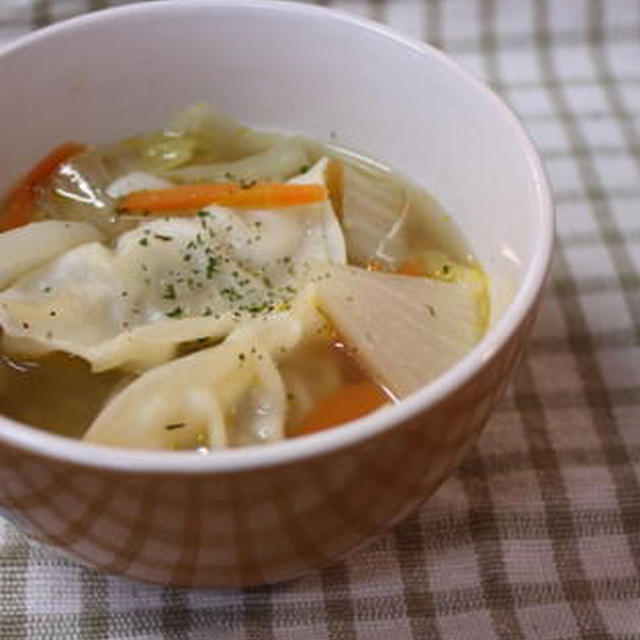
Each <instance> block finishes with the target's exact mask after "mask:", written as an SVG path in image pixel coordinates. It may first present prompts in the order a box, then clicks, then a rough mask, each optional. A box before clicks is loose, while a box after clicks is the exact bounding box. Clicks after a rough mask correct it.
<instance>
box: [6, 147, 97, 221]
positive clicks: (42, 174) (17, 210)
mask: <svg viewBox="0 0 640 640" xmlns="http://www.w3.org/2000/svg"><path fill="white" fill-rule="evenodd" d="M85 148H86V147H85V146H84V145H82V144H79V143H77V142H65V143H64V144H61V145H60V146H58V147H56V148H55V149H54V150H53V151H51V153H49V154H48V155H47V156H45V157H44V158H43V159H42V160H40V162H38V164H36V165H35V166H34V167H33V168H32V169H31V171H29V173H27V174H26V175H25V176H24V177H23V178H22V180H20V182H19V183H18V184H17V185H16V186H15V187H14V189H13V191H12V192H11V194H10V195H9V199H8V201H7V207H6V210H5V213H4V215H3V216H2V219H0V231H8V230H9V229H15V228H16V227H21V226H23V225H25V224H27V223H28V222H30V221H31V214H32V209H33V203H34V201H35V199H36V189H37V188H38V187H41V186H43V185H44V183H45V182H46V181H47V180H48V179H49V178H50V177H51V176H52V175H53V173H54V172H55V171H56V169H57V168H58V167H59V166H60V165H61V164H62V163H63V162H66V161H67V160H68V159H69V158H70V157H71V156H74V155H76V154H78V153H80V152H81V151H84V149H85Z"/></svg>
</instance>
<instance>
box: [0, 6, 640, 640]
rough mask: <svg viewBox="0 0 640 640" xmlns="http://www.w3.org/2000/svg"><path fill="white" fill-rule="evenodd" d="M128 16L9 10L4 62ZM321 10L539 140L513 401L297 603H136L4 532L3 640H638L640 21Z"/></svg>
mask: <svg viewBox="0 0 640 640" xmlns="http://www.w3.org/2000/svg"><path fill="white" fill-rule="evenodd" d="M122 4H126V2H116V1H113V2H111V1H109V0H0V44H1V43H6V42H10V41H11V40H13V39H14V38H16V37H19V36H20V35H22V34H24V33H27V32H28V31H30V30H32V29H35V28H38V27H42V26H45V25H47V24H49V23H52V22H55V21H58V20H62V19H65V18H69V17H71V16H74V15H77V14H80V13H83V12H86V11H93V10H98V9H102V8H106V7H108V6H114V5H122ZM322 4H324V5H330V6H332V7H334V8H337V9H340V10H343V11H347V12H350V13H353V14H357V15H360V16H367V17H370V18H374V19H376V20H379V21H382V22H384V23H386V24H388V25H390V26H392V27H394V28H396V29H397V30H399V31H401V32H404V33H406V34H409V35H412V36H414V37H417V38H421V39H425V40H427V41H428V42H430V43H432V44H434V45H435V46H437V47H440V48H442V49H444V50H445V51H447V52H448V53H449V54H450V55H451V56H453V58H455V59H456V60H457V61H458V62H460V63H461V64H462V65H463V66H464V67H466V68H467V69H468V70H470V71H471V72H472V73H473V74H475V75H476V76H478V77H480V78H481V79H483V80H484V81H486V82H488V83H489V84H490V85H491V86H493V87H494V88H495V89H496V91H498V93H500V94H501V95H502V96H503V97H504V98H505V99H506V100H507V102H508V103H509V104H510V105H511V106H512V107H513V108H514V110H515V111H516V112H517V113H518V114H519V115H520V117H521V118H522V119H523V121H524V123H525V125H526V126H527V128H528V130H529V131H530V133H531V135H532V136H533V138H534V140H535V141H536V143H537V145H538V148H539V149H540V151H541V153H542V156H543V158H544V160H545V163H546V167H547V169H548V172H549V175H550V177H551V181H552V183H553V187H554V190H555V196H556V202H557V212H558V234H559V242H558V246H557V251H556V258H555V265H554V269H553V273H552V279H551V282H550V285H549V287H548V289H547V292H546V295H545V299H544V304H543V308H542V311H541V315H540V318H539V321H538V324H537V328H536V331H535V333H534V336H533V340H532V341H531V343H530V347H529V349H528V353H527V357H526V358H525V360H524V362H523V364H522V366H521V367H520V369H519V373H518V375H517V377H516V379H515V382H514V384H513V385H512V386H511V388H510V390H509V392H508V393H507V396H506V398H505V399H504V401H503V402H502V403H501V404H500V406H499V408H498V410H497V412H496V413H495V415H494V417H493V419H492V420H491V422H490V423H489V425H488V427H487V429H486V430H485V432H484V433H483V435H482V437H481V439H480V441H479V443H478V445H477V447H476V448H475V449H474V451H473V452H472V454H471V455H470V456H469V457H468V458H467V459H466V461H465V462H464V463H463V465H462V466H461V467H460V469H459V470H458V471H457V473H456V474H455V475H454V476H453V477H451V478H450V479H449V480H448V481H447V482H446V483H445V484H444V485H443V486H442V487H441V488H440V490H439V491H438V492H437V493H436V494H435V495H434V496H433V497H432V498H431V499H430V500H429V501H428V502H427V503H426V504H425V506H424V507H423V508H422V509H421V510H420V512H418V513H417V514H415V515H413V516H412V517H410V518H409V519H408V520H406V521H405V522H403V523H402V524H400V525H399V526H397V527H396V528H395V529H394V530H393V531H391V532H390V533H388V534H387V535H386V536H385V537H383V538H381V539H379V540H378V541H377V542H375V543H373V544H371V545H370V546H368V547H367V548H365V549H363V550H361V551H360V552H358V553H357V554H355V555H353V556H352V557H350V558H349V559H348V560H346V561H345V562H343V563H341V564H337V565H335V566H331V567H328V568H326V569H324V570H322V571H319V572H316V573H313V574H311V575H308V576H306V577H303V578H300V579H297V580H295V581H292V582H289V583H286V584H282V585H278V586H266V587H260V588H253V589H245V590H242V591H213V590H212V591H191V590H186V589H163V588H160V587H151V586H147V585H142V584H136V583H133V582H129V581H127V580H124V579H121V578H117V577H112V576H107V575H103V574H101V573H98V572H94V571H90V570H88V569H84V568H82V567H79V566H77V565H76V564H74V563H72V562H70V561H67V560H66V559H64V558H63V557H60V556H58V555H55V554H54V553H52V552H50V551H48V550H45V549H43V548H41V547H40V546H38V545H36V544H34V543H31V542H29V541H28V540H27V539H25V538H24V537H23V536H22V535H21V534H20V533H19V532H18V531H17V530H16V529H15V528H14V527H13V526H12V525H11V524H10V523H9V522H7V521H0V638H2V639H3V640H4V639H6V640H8V639H10V638H64V639H67V638H139V639H142V638H192V639H196V638H202V639H205V638H207V639H208V638H225V639H227V638H228V639H235V638H238V639H239V638H247V639H252V640H255V639H262V638H269V639H271V638H282V639H285V638H290V639H296V640H297V639H306V638H310V639H316V638H332V639H336V640H343V639H344V640H350V639H355V638H363V639H369V638H371V639H380V640H383V639H384V640H386V639H388V638H394V639H402V638H416V639H417V638H421V639H422V638H427V639H430V638H434V639H439V638H443V639H447V638H453V639H455V640H458V639H459V640H464V639H473V640H476V639H488V640H492V639H494V638H495V639H503V640H506V639H514V640H515V639H520V638H526V639H539V638H542V639H545V640H547V639H549V640H551V639H558V640H560V639H568V638H590V639H593V640H596V639H604V638H617V639H620V640H622V639H623V638H628V639H632V638H635V639H640V2H637V1H633V0H611V1H609V2H605V1H598V0H591V1H590V0H556V1H555V2H554V1H552V0H540V1H536V0H430V1H426V0H424V1H422V0H336V1H327V0H325V1H324V2H322ZM4 89H5V91H3V92H2V94H1V97H0V99H2V100H7V99H10V92H8V91H6V89H7V88H6V87H5V88H4Z"/></svg>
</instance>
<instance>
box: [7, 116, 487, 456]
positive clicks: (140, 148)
mask: <svg viewBox="0 0 640 640" xmlns="http://www.w3.org/2000/svg"><path fill="white" fill-rule="evenodd" d="M0 230H1V231H2V233H0V326H1V327H2V346H1V350H0V411H2V413H4V414H5V415H7V416H9V417H12V418H15V419H17V420H20V421H23V422H26V423H28V424H31V425H33V426H36V427H39V428H42V429H47V430H50V431H54V432H57V433H62V434H65V435H68V436H72V437H76V438H83V439H85V440H86V441H88V442H94V443H99V444H107V445H114V446H123V447H138V448H152V449H153V448H156V449H158V448H159V449H180V450H182V449H197V450H201V451H206V450H208V449H210V448H220V447H232V446H244V445H251V444H258V443H264V442H273V441H277V440H280V439H283V438H286V437H296V436H300V435H304V434H309V433H313V432H315V431H318V430H322V429H325V428H329V427H333V426H336V425H339V424H342V423H344V422H347V421H349V420H352V419H355V418H358V417H360V416H362V415H365V414H366V413H369V412H371V411H376V410H378V409H379V408H381V407H383V406H385V405H386V404H388V403H392V402H396V401H399V400H401V399H402V398H403V397H405V396H406V395H409V394H410V393H412V392H413V391H415V390H417V389H418V388H420V387H421V386H423V385H425V384H427V383H428V382H429V381H431V380H433V379H434V378H436V377H437V376H439V375H440V374H441V373H443V372H444V371H446V370H447V369H448V368H449V367H451V366H452V365H453V364H455V362H457V361H458V360H459V359H460V358H461V357H463V356H464V354H465V353H467V352H468V351H469V349H471V348H472V347H473V346H474V344H475V343H476V342H477V341H478V340H479V338H480V337H481V336H482V334H483V332H484V330H485V328H486V321H487V317H488V297H487V289H486V282H485V276H484V273H483V271H482V269H481V268H480V266H479V265H478V264H477V262H476V261H475V260H474V259H473V257H472V254H471V252H470V250H469V248H468V246H467V245H466V243H465V242H464V241H463V239H462V238H461V236H460V234H459V232H458V231H457V229H456V227H455V225H454V223H453V222H452V221H451V220H450V218H449V217H448V216H447V215H446V214H444V213H443V212H442V211H441V210H440V209H439V208H438V206H437V205H436V203H435V202H434V201H433V200H432V199H431V198H430V197H429V196H428V194H426V193H425V192H424V191H422V190H420V189H418V188H416V187H415V186H413V185H411V184H409V183H408V182H407V181H405V180H403V179H402V178H401V177H399V176H397V175H395V174H394V173H393V172H392V171H390V170H389V169H388V168H386V167H384V166H382V165H380V164H379V163H377V162H374V161H372V160H369V159H367V158H363V157H361V156H359V155H357V154H355V153H352V152H350V151H347V150H344V149H341V148H338V147H335V146H333V145H322V144H319V143H317V142H314V141H311V140H307V139H304V138H301V137H297V136H289V135H283V134H276V133H271V132H259V131H253V130H251V129H248V128H246V127H243V126H240V125H239V124H237V123H236V122H235V121H233V120H232V119H230V118H227V117H224V116H221V115H219V114H217V113H216V112H215V111H214V110H213V109H212V108H211V107H210V106H209V105H206V104H196V105H194V106H191V107H188V108H186V109H185V110H184V111H183V112H181V113H180V114H179V115H178V116H177V117H176V118H175V119H174V121H173V122H171V123H170V124H169V125H167V127H166V128H165V129H163V130H161V131H156V132H152V133H149V134H144V135H141V136H138V137H135V138H132V139H127V140H123V141H119V142H116V143H113V144H108V145H101V146H85V145H81V144H78V143H66V144H64V145H61V146H60V147H58V148H57V149H55V150H54V151H52V152H51V154H50V155H48V156H47V157H46V158H44V159H43V160H42V161H41V162H40V163H38V164H37V165H36V166H35V167H34V168H33V169H32V171H31V172H30V173H29V174H27V175H26V176H25V177H24V178H23V179H22V180H21V181H20V182H19V184H18V185H17V186H16V187H15V188H14V189H13V191H12V192H11V193H10V194H8V196H7V199H6V202H5V205H4V207H3V210H2V213H1V214H0Z"/></svg>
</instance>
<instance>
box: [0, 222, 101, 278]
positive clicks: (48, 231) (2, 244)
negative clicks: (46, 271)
mask: <svg viewBox="0 0 640 640" xmlns="http://www.w3.org/2000/svg"><path fill="white" fill-rule="evenodd" d="M102 239H103V236H102V234H101V233H100V231H98V229H97V228H96V227H94V226H93V225H92V224H89V223H88V222H62V221H59V220H47V221H43V222H32V223H30V224H27V225H25V226H24V227H18V228H17V229H11V230H10V231H5V232H4V233H2V234H0V289H1V288H3V287H6V286H7V285H8V284H10V283H11V282H12V281H13V280H15V279H16V278H17V277H18V276H20V275H21V274H23V273H25V272H26V271H30V270H31V269H35V268H36V267H38V266H40V265H41V264H44V263H45V262H47V261H49V260H51V259H52V258H54V257H55V256H57V255H60V254H61V253H64V252H65V251H68V250H69V249H72V248H73V247H77V246H78V245H81V244H84V243H86V242H92V241H100V240H102Z"/></svg>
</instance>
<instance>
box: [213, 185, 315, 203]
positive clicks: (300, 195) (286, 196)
mask: <svg viewBox="0 0 640 640" xmlns="http://www.w3.org/2000/svg"><path fill="white" fill-rule="evenodd" d="M326 197H327V190H326V189H325V188H324V187H323V186H322V185H319V184H279V183H267V184H257V185H255V186H253V187H251V188H250V189H239V190H238V191H234V192H233V193H229V194H226V195H223V196H221V197H220V198H219V199H218V200H217V202H216V204H221V205H223V206H226V207H240V208H249V207H259V208H264V209H278V208H280V207H294V206H296V205H300V204H313V203H314V202H320V201H322V200H325V199H326Z"/></svg>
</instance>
